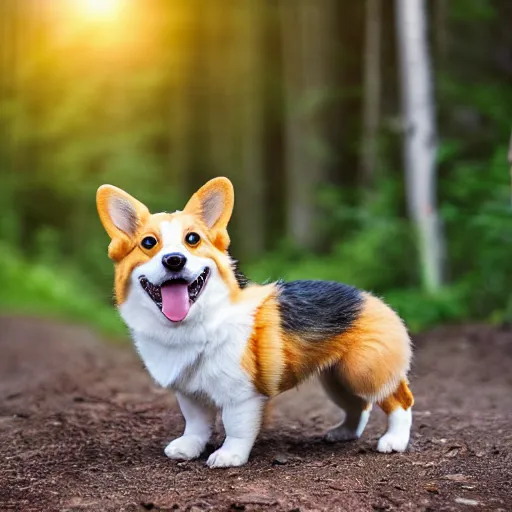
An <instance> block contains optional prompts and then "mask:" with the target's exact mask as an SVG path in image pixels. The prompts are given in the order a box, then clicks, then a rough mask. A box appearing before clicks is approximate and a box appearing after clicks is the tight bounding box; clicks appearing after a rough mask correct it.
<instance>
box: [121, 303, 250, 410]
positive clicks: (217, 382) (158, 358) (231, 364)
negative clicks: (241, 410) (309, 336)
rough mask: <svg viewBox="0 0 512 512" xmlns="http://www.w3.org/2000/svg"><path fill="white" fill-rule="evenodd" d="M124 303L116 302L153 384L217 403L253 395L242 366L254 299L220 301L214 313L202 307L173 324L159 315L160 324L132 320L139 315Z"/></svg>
mask: <svg viewBox="0 0 512 512" xmlns="http://www.w3.org/2000/svg"><path fill="white" fill-rule="evenodd" d="M129 302H130V301H128V303H129ZM127 306H128V307H126V308H125V307H124V305H123V306H122V307H121V314H122V315H123V317H124V318H125V319H126V320H127V323H128V325H129V326H130V327H131V329H132V336H133V338H134V341H135V345H136V347H137V350H138V352H139V354H140V356H141V358H142V360H143V361H144V364H145V365H146V367H147V369H148V371H149V373H150V374H151V376H152V377H153V378H154V379H155V381H156V382H157V383H158V384H160V385H161V386H164V387H170V388H172V389H174V390H177V391H181V392H182V393H184V394H187V395H191V396H196V397H197V398H204V399H206V400H208V401H211V402H213V403H214V404H215V405H216V406H217V407H221V408H222V407H224V406H226V405H228V404H230V403H234V402H239V401H241V400H246V399H248V398H250V397H252V396H255V395H256V394H257V391H256V390H255V388H254V386H253V384H252V382H251V380H250V378H249V376H248V374H247V373H246V372H245V371H244V370H243V368H242V365H241V363H242V357H243V354H244V351H245V349H246V346H247V341H248V339H249V337H250V335H251V332H252V328H253V318H254V312H255V310H256V308H257V306H258V304H257V303H254V302H253V301H249V302H244V303H240V304H227V305H226V303H224V305H223V307H221V308H216V310H215V313H214V314H205V313H206V311H204V312H202V313H203V314H201V315H195V320H194V321H192V322H183V324H180V325H176V326H175V325H169V324H168V323H167V322H168V321H167V320H166V319H164V320H163V322H164V325H165V327H164V325H161V324H160V323H159V322H153V323H152V324H147V323H146V322H144V324H145V325H135V324H136V323H138V322H133V319H134V318H136V317H137V316H138V315H136V316H135V317H134V316H132V315H130V311H129V310H130V309H131V307H130V306H129V304H127ZM123 308H124V309H123ZM159 314H160V315H161V313H159ZM130 317H131V320H132V321H130ZM162 318H163V317H162ZM140 327H142V329H141V328H140Z"/></svg>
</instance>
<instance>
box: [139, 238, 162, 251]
mask: <svg viewBox="0 0 512 512" xmlns="http://www.w3.org/2000/svg"><path fill="white" fill-rule="evenodd" d="M157 243H158V242H157V239H156V238H155V237H154V236H146V237H145V238H143V239H142V242H141V243H140V245H142V247H144V249H153V247H155V245H156V244H157Z"/></svg>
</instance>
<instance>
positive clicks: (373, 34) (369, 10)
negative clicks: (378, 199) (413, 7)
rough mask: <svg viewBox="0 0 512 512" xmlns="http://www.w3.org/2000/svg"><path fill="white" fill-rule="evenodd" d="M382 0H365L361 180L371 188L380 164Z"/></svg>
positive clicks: (365, 185)
mask: <svg viewBox="0 0 512 512" xmlns="http://www.w3.org/2000/svg"><path fill="white" fill-rule="evenodd" d="M381 9H382V4H381V0H366V15H365V46H364V84H363V87H364V89H363V91H364V92H363V94H364V96H363V134H362V137H361V145H362V151H361V182H362V185H363V186H364V187H366V188H371V187H372V186H373V185H374V181H375V172H376V168H377V165H378V142H379V141H378V131H379V123H380V94H381V92H380V90H381V79H380V73H381V71H380V62H381V41H380V39H381V18H382V16H381Z"/></svg>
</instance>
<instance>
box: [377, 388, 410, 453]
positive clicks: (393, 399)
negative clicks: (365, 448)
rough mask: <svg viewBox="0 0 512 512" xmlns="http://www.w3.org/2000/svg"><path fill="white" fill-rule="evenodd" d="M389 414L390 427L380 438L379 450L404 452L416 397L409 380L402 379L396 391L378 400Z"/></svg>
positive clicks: (380, 405)
mask: <svg viewBox="0 0 512 512" xmlns="http://www.w3.org/2000/svg"><path fill="white" fill-rule="evenodd" d="M378 404H379V407H380V408H381V409H382V410H383V411H384V412H385V413H386V414H387V417H388V429H387V431H386V433H385V434H384V435H383V436H382V437H381V438H380V439H379V443H378V445H377V450H379V452H383V453H389V452H393V451H394V452H403V451H405V449H406V448H407V445H408V443H409V437H410V435H411V424H412V410H411V409H412V406H413V405H414V398H413V396H412V393H411V390H410V389H409V386H408V385H407V381H406V380H405V379H402V380H401V381H400V384H399V385H398V388H397V389H396V390H395V392H394V393H392V394H391V395H389V396H388V397H387V398H385V399H384V400H381V401H380V402H378Z"/></svg>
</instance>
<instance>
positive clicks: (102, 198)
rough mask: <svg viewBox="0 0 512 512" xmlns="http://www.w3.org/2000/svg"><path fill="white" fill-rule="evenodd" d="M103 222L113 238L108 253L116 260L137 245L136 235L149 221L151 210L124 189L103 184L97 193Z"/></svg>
mask: <svg viewBox="0 0 512 512" xmlns="http://www.w3.org/2000/svg"><path fill="white" fill-rule="evenodd" d="M96 206H97V208H98V214H99V216H100V220H101V223H102V224H103V227H104V228H105V231H106V232H107V233H108V235H109V236H110V238H111V239H112V242H111V244H110V245H109V248H108V255H109V256H110V257H111V258H112V259H113V260H115V261H118V260H120V259H121V258H123V257H124V256H125V255H126V254H127V252H128V251H129V250H130V249H131V248H133V246H134V245H135V239H134V237H135V235H136V234H137V233H138V231H139V229H140V227H141V226H142V225H143V224H144V223H145V222H146V221H147V219H148V217H149V215H150V213H149V210H148V209H147V208H146V206H144V205H143V204H142V203H141V202H140V201H138V200H137V199H135V198H134V197H132V196H131V195H130V194H127V193H126V192H125V191H124V190H121V189H120V188H117V187H114V186H112V185H102V186H101V187H100V188H99V189H98V192H97V193H96Z"/></svg>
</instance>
